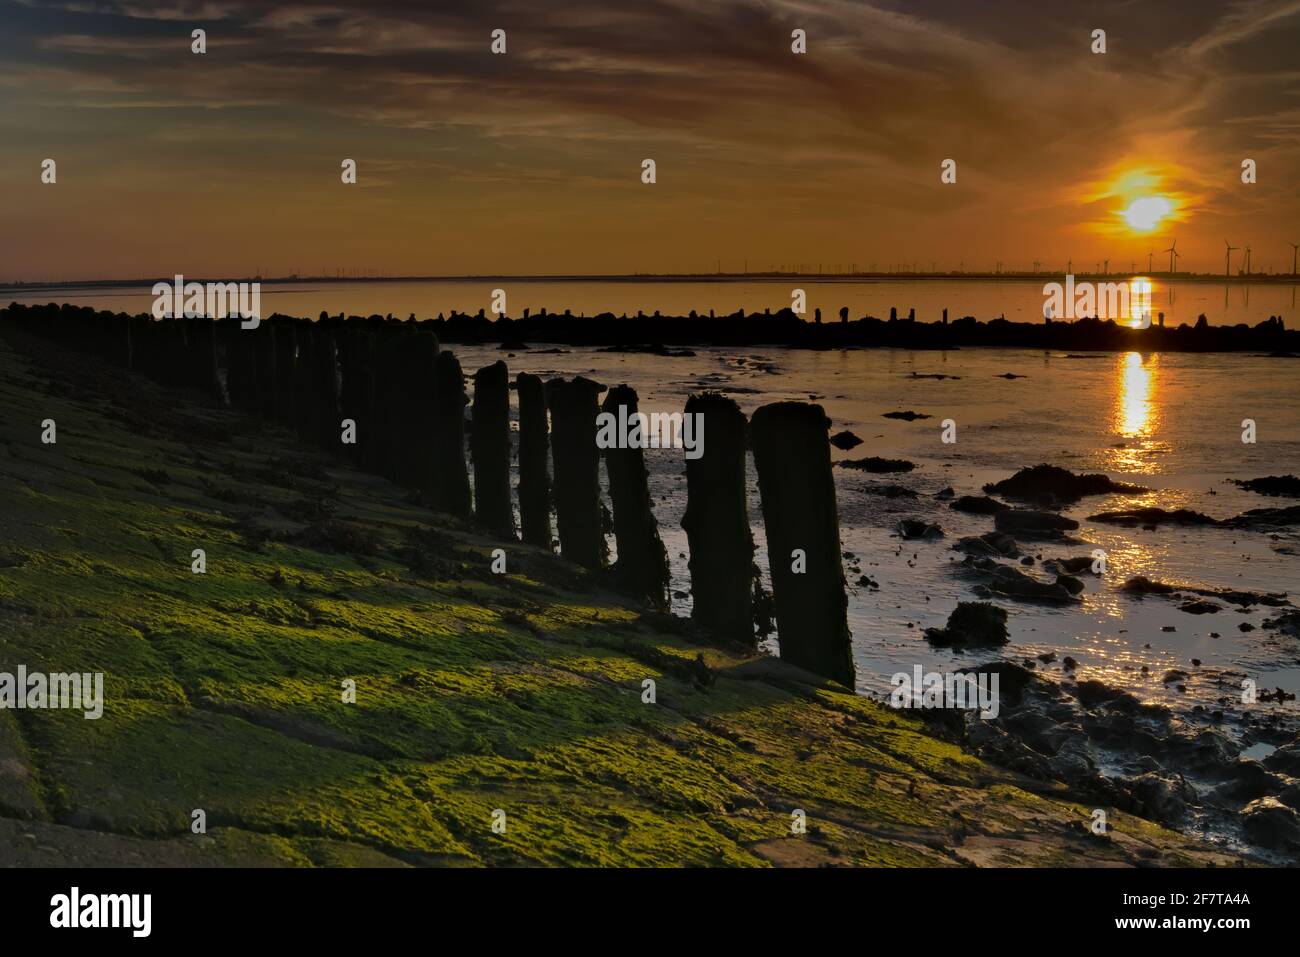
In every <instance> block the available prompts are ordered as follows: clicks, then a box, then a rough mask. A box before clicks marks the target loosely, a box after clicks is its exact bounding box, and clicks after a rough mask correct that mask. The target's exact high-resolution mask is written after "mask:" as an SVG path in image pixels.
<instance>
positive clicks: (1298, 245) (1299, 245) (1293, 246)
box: [1287, 243, 1300, 276]
mask: <svg viewBox="0 0 1300 957" xmlns="http://www.w3.org/2000/svg"><path fill="white" fill-rule="evenodd" d="M1287 245H1288V246H1290V247H1291V275H1293V276H1294V275H1295V254H1296V250H1300V243H1287Z"/></svg>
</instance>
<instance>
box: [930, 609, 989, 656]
mask: <svg viewBox="0 0 1300 957" xmlns="http://www.w3.org/2000/svg"><path fill="white" fill-rule="evenodd" d="M925 637H926V638H927V639H928V640H929V641H930V642H932V643H933V644H935V645H938V646H939V647H942V648H948V647H954V648H961V647H964V646H967V645H978V646H982V647H988V646H996V645H1005V644H1006V643H1007V642H1008V641H1009V640H1010V638H1009V637H1008V635H1007V613H1006V610H1005V609H1002V608H999V607H998V606H997V605H991V604H989V603H988V602H979V601H963V602H958V603H957V607H956V608H955V609H954V610H953V613H952V614H951V615H949V616H948V624H947V625H946V626H945V627H943V628H927V629H926V630H925Z"/></svg>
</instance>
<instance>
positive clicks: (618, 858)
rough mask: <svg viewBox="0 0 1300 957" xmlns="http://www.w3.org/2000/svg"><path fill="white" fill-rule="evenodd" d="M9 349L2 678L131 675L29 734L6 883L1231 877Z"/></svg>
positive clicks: (158, 394) (562, 569) (115, 388)
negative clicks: (16, 875) (559, 874)
mask: <svg viewBox="0 0 1300 957" xmlns="http://www.w3.org/2000/svg"><path fill="white" fill-rule="evenodd" d="M3 333H4V331H3V330H0V404H3V407H4V409H5V414H4V416H3V418H2V420H0V671H13V670H15V669H16V668H17V666H18V665H20V664H22V665H26V666H27V667H28V668H29V669H31V670H40V671H44V672H59V671H67V672H71V671H75V672H103V673H104V675H105V706H104V713H103V717H102V718H100V719H99V720H86V719H85V718H84V717H83V716H82V714H81V712H78V711H56V710H44V711H34V710H22V711H0V863H15V864H20V865H33V864H34V865H41V864H46V865H56V864H110V865H111V864H201V865H219V864H280V865H309V864H318V865H341V864H359V865H382V864H392V865H406V864H414V865H443V864H445V865H511V864H516V865H517V864H541V865H679V864H690V865H764V864H795V865H800V864H823V863H839V864H858V865H891V866H892V865H962V864H971V863H975V864H1050V865H1057V864H1065V865H1081V864H1125V863H1130V864H1136V863H1145V864H1209V863H1231V862H1232V859H1231V858H1229V857H1227V856H1225V855H1221V854H1218V853H1215V852H1212V851H1210V850H1207V849H1205V848H1204V847H1203V846H1201V845H1199V844H1197V843H1196V842H1194V841H1192V840H1189V839H1185V838H1183V837H1181V836H1179V835H1177V834H1174V833H1172V832H1169V831H1166V830H1163V829H1160V828H1158V827H1155V826H1154V825H1151V824H1148V823H1146V822H1143V821H1140V820H1137V819H1135V818H1131V817H1129V816H1126V815H1123V814H1119V813H1112V814H1110V815H1109V817H1110V823H1111V824H1112V825H1113V827H1114V831H1113V832H1112V834H1110V835H1109V836H1107V837H1105V838H1096V837H1093V836H1091V835H1090V834H1089V832H1088V829H1087V826H1086V825H1087V823H1088V821H1089V811H1090V809H1089V808H1086V807H1084V806H1080V805H1077V804H1074V803H1071V802H1069V801H1068V799H1067V798H1068V796H1067V795H1065V794H1064V792H1057V793H1039V794H1034V793H1031V792H1030V791H1029V790H1026V788H1031V787H1032V788H1034V789H1035V790H1038V791H1040V792H1043V790H1044V789H1043V788H1042V786H1041V785H1032V784H1029V783H1028V782H1025V781H1022V780H1021V779H1019V778H1017V777H1016V776H1014V775H1012V774H1010V773H1008V772H1005V771H1001V770H998V769H996V768H993V767H991V766H989V765H986V764H984V763H982V762H980V761H978V760H976V759H975V758H973V757H971V756H969V755H967V754H964V753H962V752H961V751H960V750H959V749H958V748H957V747H955V746H953V745H951V744H948V743H945V742H942V741H940V740H938V739H936V738H934V737H931V736H929V735H927V734H926V733H924V732H923V730H922V728H921V726H920V725H919V724H918V723H916V722H915V721H913V720H912V719H910V718H909V717H906V716H903V715H900V714H896V713H894V712H892V711H890V710H888V709H886V708H884V707H881V706H880V705H878V704H875V703H873V702H871V701H868V700H866V699H863V698H860V697H857V696H855V695H852V694H850V693H848V692H846V691H844V690H842V689H838V688H836V687H834V686H831V685H827V684H825V683H821V682H819V681H817V679H815V678H812V677H811V676H809V675H806V674H804V673H802V672H799V671H797V670H795V669H793V668H791V667H789V666H788V665H784V664H782V663H781V662H779V661H776V660H773V659H769V658H764V657H758V656H754V655H749V654H746V653H745V652H743V651H739V650H735V651H733V650H726V649H718V648H714V647H710V646H708V645H706V644H702V643H700V642H699V639H698V638H696V637H695V636H694V635H692V633H691V632H690V630H689V628H687V627H685V626H684V625H683V624H682V623H679V622H674V621H673V620H671V619H667V618H665V617H663V616H658V615H654V614H651V613H648V612H641V611H638V610H636V609H634V608H630V607H628V606H627V605H625V604H623V603H621V602H620V600H619V599H617V598H616V597H614V596H613V595H611V594H609V593H607V592H606V591H604V590H603V589H602V588H601V587H600V586H599V582H598V581H597V580H596V579H595V578H593V577H592V576H590V575H588V574H586V573H583V572H580V571H579V570H578V569H576V568H575V567H573V566H571V565H568V564H565V563H562V562H561V561H560V560H558V559H556V558H554V557H552V556H550V555H548V554H546V553H545V552H543V551H539V550H536V549H533V548H530V547H528V546H524V545H513V546H510V547H509V548H508V552H509V557H508V570H507V574H505V575H495V574H493V573H492V572H491V569H490V553H491V550H492V549H493V548H496V547H499V546H500V543H499V542H495V541H493V540H491V539H489V538H485V537H482V536H480V535H478V534H477V533H475V532H474V531H472V530H471V529H469V528H468V527H467V526H463V525H460V524H458V523H456V522H453V521H450V520H447V519H444V518H440V517H438V516H435V515H434V514H432V513H430V512H429V511H427V510H426V509H424V508H422V507H420V506H419V505H418V504H416V503H413V502H411V501H410V500H409V499H408V497H407V496H406V495H405V493H403V492H402V491H401V490H399V489H397V488H396V487H394V486H392V485H390V484H388V483H386V482H384V481H381V480H378V479H375V478H373V477H371V476H368V475H365V474H363V473H361V472H358V471H355V470H352V469H350V468H345V467H340V466H338V465H337V464H335V463H332V462H330V461H328V460H327V459H326V458H324V457H323V456H321V455H320V454H318V453H316V452H313V451H309V450H306V449H304V448H303V447H301V446H299V445H298V444H297V443H296V442H295V441H294V440H293V439H292V437H291V436H290V435H289V434H288V433H287V432H283V431H278V430H277V429H276V428H275V427H269V426H266V425H265V424H261V423H257V422H254V421H252V420H251V419H248V418H246V417H244V416H241V415H239V414H236V413H232V412H229V411H226V410H222V409H218V408H215V407H213V406H212V405H211V404H210V403H209V402H207V401H205V400H201V399H198V398H195V399H193V400H192V401H191V400H190V399H188V398H187V397H185V396H183V395H181V394H179V393H177V392H174V391H168V390H165V389H161V388H159V387H157V386H155V385H153V384H151V383H149V382H147V381H145V380H143V379H139V378H137V377H134V376H130V375H128V374H126V373H123V372H120V371H117V370H112V371H109V370H107V369H104V368H103V367H102V366H99V365H97V364H96V363H95V360H93V359H88V358H85V357H82V356H76V355H71V354H63V353H60V352H58V351H55V350H53V349H52V347H50V346H49V345H48V343H36V342H29V341H26V340H22V339H20V338H19V336H18V335H17V334H12V335H10V336H8V337H6V335H5V334H3ZM29 350H30V351H29ZM37 355H39V356H40V358H39V359H37V358H33V356H37ZM45 419H53V420H54V421H55V424H56V429H57V442H56V443H55V444H52V445H47V444H42V442H41V438H40V436H41V431H42V425H41V423H42V421H43V420H45ZM194 549H203V550H204V551H205V552H206V562H207V571H206V574H194V573H193V572H192V571H191V561H192V558H191V554H192V552H193V550H194ZM699 656H702V662H703V663H702V664H701V663H700V661H698V660H697V658H698V657H699ZM646 678H652V679H654V681H655V682H656V685H657V701H656V703H654V704H646V703H643V702H642V682H643V680H644V679H646ZM346 679H351V680H353V681H355V683H356V702H355V703H354V704H348V703H344V702H343V700H342V698H343V696H342V686H343V682H344V681H345V680H346ZM1048 791H1049V792H1050V789H1048ZM196 809H202V810H203V811H204V812H205V814H206V819H207V833H206V834H205V835H196V834H193V833H191V827H190V825H191V815H192V812H193V811H194V810H196ZM497 809H501V810H504V811H505V813H506V830H505V833H496V832H494V830H493V828H492V822H493V812H494V811H495V810H497ZM795 809H802V810H803V811H805V812H806V814H807V821H808V830H807V834H805V835H803V836H795V835H792V834H791V828H790V824H791V812H792V811H794V810H795Z"/></svg>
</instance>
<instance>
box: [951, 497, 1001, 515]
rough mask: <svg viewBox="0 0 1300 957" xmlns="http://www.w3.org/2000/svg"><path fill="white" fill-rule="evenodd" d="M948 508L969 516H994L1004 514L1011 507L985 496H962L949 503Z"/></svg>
mask: <svg viewBox="0 0 1300 957" xmlns="http://www.w3.org/2000/svg"><path fill="white" fill-rule="evenodd" d="M948 507H949V508H951V509H955V510H956V511H958V512H967V513H969V514H971V515H996V514H997V513H998V512H1005V511H1006V510H1007V509H1009V508H1010V507H1011V506H1010V505H1007V504H1006V503H1005V502H999V501H998V500H997V499H995V498H989V497H988V496H987V495H963V496H961V497H960V498H958V499H956V500H955V501H953V502H950V503H949V505H948Z"/></svg>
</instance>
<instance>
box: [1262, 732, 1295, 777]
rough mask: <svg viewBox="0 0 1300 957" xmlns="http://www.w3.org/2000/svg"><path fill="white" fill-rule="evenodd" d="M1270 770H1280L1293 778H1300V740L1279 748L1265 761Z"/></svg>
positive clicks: (1265, 765)
mask: <svg viewBox="0 0 1300 957" xmlns="http://www.w3.org/2000/svg"><path fill="white" fill-rule="evenodd" d="M1263 764H1264V767H1266V768H1268V769H1269V770H1270V771H1280V772H1282V773H1283V774H1288V775H1290V776H1291V777H1293V778H1300V741H1293V742H1291V743H1290V744H1287V745H1283V746H1282V747H1280V748H1278V749H1277V750H1276V751H1274V752H1273V753H1272V754H1270V755H1269V756H1268V757H1266V758H1265V759H1264V761H1263Z"/></svg>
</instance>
